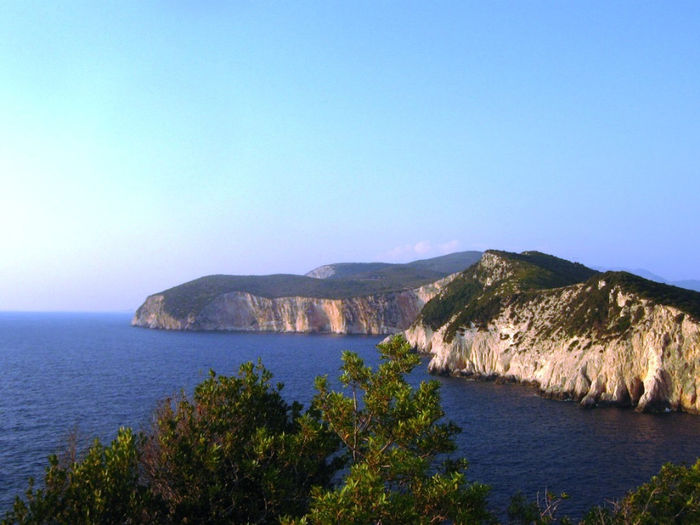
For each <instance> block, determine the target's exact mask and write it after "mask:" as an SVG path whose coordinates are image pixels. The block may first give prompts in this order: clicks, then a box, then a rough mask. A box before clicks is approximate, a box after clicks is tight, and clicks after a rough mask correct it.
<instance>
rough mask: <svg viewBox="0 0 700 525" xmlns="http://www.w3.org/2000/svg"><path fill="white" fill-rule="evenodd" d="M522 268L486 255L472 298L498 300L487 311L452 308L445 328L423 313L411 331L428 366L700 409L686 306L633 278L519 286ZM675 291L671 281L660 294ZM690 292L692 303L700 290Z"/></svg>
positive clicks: (696, 353) (563, 393)
mask: <svg viewBox="0 0 700 525" xmlns="http://www.w3.org/2000/svg"><path fill="white" fill-rule="evenodd" d="M517 273H518V272H517V269H513V267H512V265H511V264H510V261H508V260H507V259H506V258H503V257H500V256H499V255H497V254H493V253H487V254H486V255H485V256H484V260H482V262H481V263H479V265H478V267H477V268H475V270H474V272H473V276H472V277H473V278H474V280H475V281H478V283H479V284H480V285H481V286H483V289H482V290H483V291H482V292H480V295H477V297H475V298H472V302H474V301H475V302H477V303H478V302H479V301H481V302H482V304H497V307H496V308H491V310H490V311H489V313H490V315H488V316H484V315H481V316H480V317H479V316H472V319H471V320H470V319H469V318H468V316H467V317H465V316H464V315H462V316H461V317H460V316H459V314H456V313H455V314H453V315H452V316H451V317H450V320H449V321H448V322H445V323H444V324H442V326H439V327H438V326H435V324H436V323H433V326H431V325H430V324H429V323H428V322H426V320H425V319H422V318H420V319H418V320H417V321H416V323H415V324H414V325H413V326H411V327H410V328H409V329H408V330H406V332H405V335H406V338H407V339H408V341H409V342H410V343H411V344H412V345H413V346H414V347H416V348H417V349H418V350H419V351H421V352H426V353H431V354H432V359H431V361H430V364H429V370H430V371H431V372H434V373H448V374H455V375H464V376H475V377H484V376H485V377H500V378H504V379H507V380H514V381H521V382H528V383H533V384H535V385H537V387H538V388H539V389H540V391H541V392H542V393H543V394H544V395H547V396H551V397H556V398H563V399H575V400H577V401H579V402H580V403H581V404H582V405H584V406H595V405H597V404H615V405H620V406H634V407H637V409H639V410H645V411H662V410H669V409H670V410H683V411H687V412H691V413H700V323H699V322H698V320H697V319H696V318H694V316H692V315H689V314H688V312H687V308H685V307H684V308H678V307H675V306H671V305H669V304H661V303H660V302H659V300H656V299H653V298H650V297H649V295H650V294H649V293H648V292H647V288H645V286H650V285H647V284H645V283H649V281H644V280H643V279H641V278H636V277H634V276H629V275H626V276H623V278H620V276H618V275H616V274H600V275H596V276H593V277H592V278H590V279H588V280H586V281H585V282H583V283H578V284H572V285H568V286H563V287H558V288H549V289H540V290H532V289H530V290H527V291H526V292H522V290H518V282H513V281H512V279H513V277H514V275H516V274H517ZM633 277H634V279H633ZM630 283H631V284H635V285H636V287H635V286H632V285H631V284H630ZM659 287H663V285H656V283H654V284H653V289H654V290H657V291H658V290H659ZM506 289H507V290H509V292H508V293H506V292H505V291H504V290H506ZM514 290H515V291H514ZM674 290H678V289H672V288H671V287H664V288H663V289H661V291H662V292H664V294H666V295H662V297H666V299H668V297H669V295H668V294H669V293H671V292H674ZM688 293H689V294H693V293H694V292H688ZM489 294H490V295H489ZM657 295H659V294H657ZM486 297H490V298H491V299H493V298H494V297H496V298H498V300H497V301H495V303H494V302H493V301H492V302H490V303H489V302H488V301H486V299H485V298H486ZM683 297H684V298H687V297H689V298H690V300H691V303H683V305H684V306H685V305H686V304H690V305H691V307H693V305H692V301H694V300H695V301H696V300H697V298H698V297H700V294H698V296H697V297H695V296H693V295H683ZM434 301H440V298H436V299H434ZM666 302H669V301H668V300H666ZM695 305H696V306H697V303H695ZM472 311H476V310H474V308H472ZM455 323H456V324H457V326H455Z"/></svg>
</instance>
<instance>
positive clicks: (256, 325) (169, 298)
mask: <svg viewBox="0 0 700 525" xmlns="http://www.w3.org/2000/svg"><path fill="white" fill-rule="evenodd" d="M481 255H482V253H481V252H477V251H467V252H459V253H452V254H449V255H444V256H442V257H435V258H432V259H423V260H418V261H413V262H410V263H407V264H390V263H337V264H330V265H325V266H321V267H319V268H316V269H314V270H311V271H310V272H308V273H307V274H306V275H291V274H278V275H250V276H240V275H210V276H207V277H202V278H199V279H196V280H194V281H190V282H187V283H184V284H181V285H179V286H175V287H173V288H170V289H168V290H165V291H163V292H159V293H156V294H153V295H151V296H149V297H148V298H147V299H146V301H145V302H144V303H143V305H141V306H140V307H139V309H138V310H137V311H136V314H135V315H134V318H133V320H132V324H133V325H134V326H141V327H147V328H157V329H166V330H229V331H274V332H302V333H339V334H392V333H396V332H399V331H402V330H404V329H406V328H407V327H408V326H409V325H410V324H411V323H412V322H413V321H414V320H415V318H416V317H417V316H418V314H419V313H420V311H421V309H422V307H423V305H424V304H425V303H426V302H427V301H428V300H430V299H431V298H432V297H433V296H434V295H435V294H437V293H438V292H439V291H440V290H441V289H442V288H443V287H444V286H445V285H447V284H448V283H449V281H450V280H451V279H452V278H454V277H455V276H456V275H457V273H459V272H461V271H463V270H465V269H466V268H468V267H469V266H471V265H473V264H474V263H475V262H477V261H478V260H479V259H480V258H481Z"/></svg>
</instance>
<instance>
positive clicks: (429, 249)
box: [380, 239, 460, 262]
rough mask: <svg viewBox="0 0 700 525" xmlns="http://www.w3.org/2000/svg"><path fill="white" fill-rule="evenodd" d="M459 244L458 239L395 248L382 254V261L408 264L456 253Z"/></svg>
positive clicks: (419, 242)
mask: <svg viewBox="0 0 700 525" xmlns="http://www.w3.org/2000/svg"><path fill="white" fill-rule="evenodd" d="M459 244H460V243H459V241H458V240H456V239H453V240H451V241H446V242H438V243H435V242H432V241H428V240H421V241H418V242H416V243H413V244H401V245H399V246H395V247H394V248H392V249H391V250H388V251H386V252H384V253H383V254H381V255H380V259H381V260H386V261H389V262H408V261H411V260H414V259H420V258H428V257H435V256H437V255H445V254H448V253H452V252H454V251H456V250H457V248H458V247H459Z"/></svg>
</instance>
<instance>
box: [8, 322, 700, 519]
mask: <svg viewBox="0 0 700 525" xmlns="http://www.w3.org/2000/svg"><path fill="white" fill-rule="evenodd" d="M129 320H130V316H129V315H127V314H55V313H50V314H48V313H47V314H37V313H0V516H1V515H2V514H3V513H4V511H5V510H7V509H8V508H9V506H10V505H11V502H12V500H13V498H14V496H15V495H17V494H19V493H20V492H22V491H23V490H24V489H25V488H26V486H27V478H28V477H29V476H34V477H36V478H41V476H42V474H43V470H44V467H45V466H46V457H47V456H48V455H49V454H51V453H54V452H57V451H60V450H61V449H62V448H63V447H64V446H65V443H66V440H67V437H68V435H69V434H70V433H71V432H72V431H73V430H76V429H77V431H78V433H79V436H81V437H82V439H83V442H87V441H88V440H90V439H92V438H94V437H99V438H100V439H102V440H105V441H108V440H110V439H111V438H112V437H114V435H115V433H116V430H117V428H118V427H119V426H120V425H128V426H132V427H135V428H141V429H144V428H147V427H148V425H149V422H150V417H151V413H152V410H153V408H154V407H155V405H156V403H157V402H158V400H160V399H163V398H164V397H166V396H168V395H171V394H174V393H177V392H179V391H180V389H184V390H185V391H187V392H191V390H192V388H193V387H194V386H195V385H196V384H197V383H199V382H200V381H202V380H203V379H204V378H205V377H206V376H207V375H208V371H209V369H214V370H216V372H217V373H220V374H233V373H235V371H236V370H237V369H238V366H239V365H240V363H242V362H245V361H248V360H257V359H258V357H260V358H261V359H262V361H263V364H265V365H266V366H267V367H268V368H269V369H270V370H272V371H273V373H274V374H275V380H277V381H282V382H283V383H284V384H285V389H284V391H285V393H286V396H287V397H288V398H289V399H290V400H293V399H296V400H299V401H301V402H304V403H308V401H309V400H310V399H311V397H312V396H313V393H314V392H313V386H312V385H313V378H314V377H315V376H317V375H320V374H329V375H330V376H331V377H334V376H336V375H337V372H338V368H339V366H340V354H341V352H342V351H343V350H352V351H355V352H357V353H359V354H360V355H361V356H363V357H365V358H366V360H367V361H368V362H371V363H376V361H377V358H376V349H375V348H374V345H375V344H376V343H377V342H378V341H379V340H380V338H378V337H358V336H346V337H341V336H323V335H309V336H305V335H291V334H241V333H239V334H235V333H187V332H165V331H153V330H146V329H140V328H133V327H131V326H130V325H129ZM429 378H432V377H431V376H428V374H427V373H426V372H425V364H424V366H422V367H421V368H420V369H419V370H416V371H415V372H414V374H413V376H412V378H411V380H412V381H416V382H418V381H420V380H423V379H429ZM437 379H438V380H439V381H440V383H441V384H442V396H443V404H444V406H445V409H446V411H447V414H448V416H449V418H451V419H452V420H454V421H455V422H456V423H457V424H459V425H460V426H461V427H462V429H463V433H462V434H461V435H460V436H459V439H458V445H459V454H460V455H463V456H464V457H466V458H468V459H469V461H470V470H469V473H470V478H471V479H473V480H478V481H482V482H485V483H488V484H490V485H491V486H492V487H493V489H492V494H491V502H492V506H493V507H494V509H495V510H499V511H502V509H503V508H505V506H506V505H507V501H508V499H509V497H510V495H512V494H513V493H514V492H515V491H517V490H522V491H524V492H525V493H526V494H528V495H530V496H533V497H534V496H535V495H536V494H537V493H538V492H540V493H541V492H543V491H544V490H545V489H548V490H550V491H557V492H560V491H566V492H567V493H569V495H570V496H571V498H570V500H569V501H568V502H567V506H566V510H567V511H568V512H569V513H570V514H573V515H574V516H578V515H580V514H581V513H582V512H583V510H584V509H586V508H588V507H590V506H591V505H594V504H598V503H603V502H604V501H605V500H606V499H610V498H619V497H621V496H623V495H624V493H625V491H626V490H627V489H629V488H632V487H634V486H636V485H638V484H640V483H642V482H644V481H645V480H647V479H648V478H649V477H650V476H651V475H652V474H654V473H655V472H657V471H658V469H659V468H660V467H661V465H662V464H663V463H664V462H666V461H674V462H686V463H691V462H694V460H695V459H696V458H697V457H698V456H700V416H690V415H685V414H663V415H647V414H637V413H635V412H632V411H629V410H620V409H612V408H608V409H596V410H582V409H579V408H578V407H577V406H576V405H575V404H573V403H564V402H559V401H551V400H546V399H542V398H540V397H538V396H537V395H535V393H534V392H533V390H532V389H530V388H528V387H525V386H520V385H496V384H494V383H480V382H472V381H467V380H464V379H459V378H437Z"/></svg>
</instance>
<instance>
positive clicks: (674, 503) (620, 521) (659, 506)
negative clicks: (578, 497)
mask: <svg viewBox="0 0 700 525" xmlns="http://www.w3.org/2000/svg"><path fill="white" fill-rule="evenodd" d="M584 523H585V524H586V525H625V524H628V523H634V524H638V525H657V524H664V525H665V524H668V525H671V524H678V525H696V524H698V523H700V459H698V461H697V462H696V463H695V465H693V466H690V467H686V466H683V465H673V464H671V463H667V464H666V465H664V466H663V467H662V468H661V471H660V472H659V473H658V474H657V475H656V476H654V477H652V478H651V480H650V481H649V482H648V483H645V484H644V485H642V486H641V487H639V488H638V489H637V490H634V491H632V492H630V493H629V494H628V495H627V496H626V497H625V498H624V499H623V500H622V501H620V502H618V503H616V504H615V505H613V507H612V509H609V508H601V507H596V508H594V509H592V510H591V511H590V512H589V513H588V515H587V516H586V518H585V519H584Z"/></svg>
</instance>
